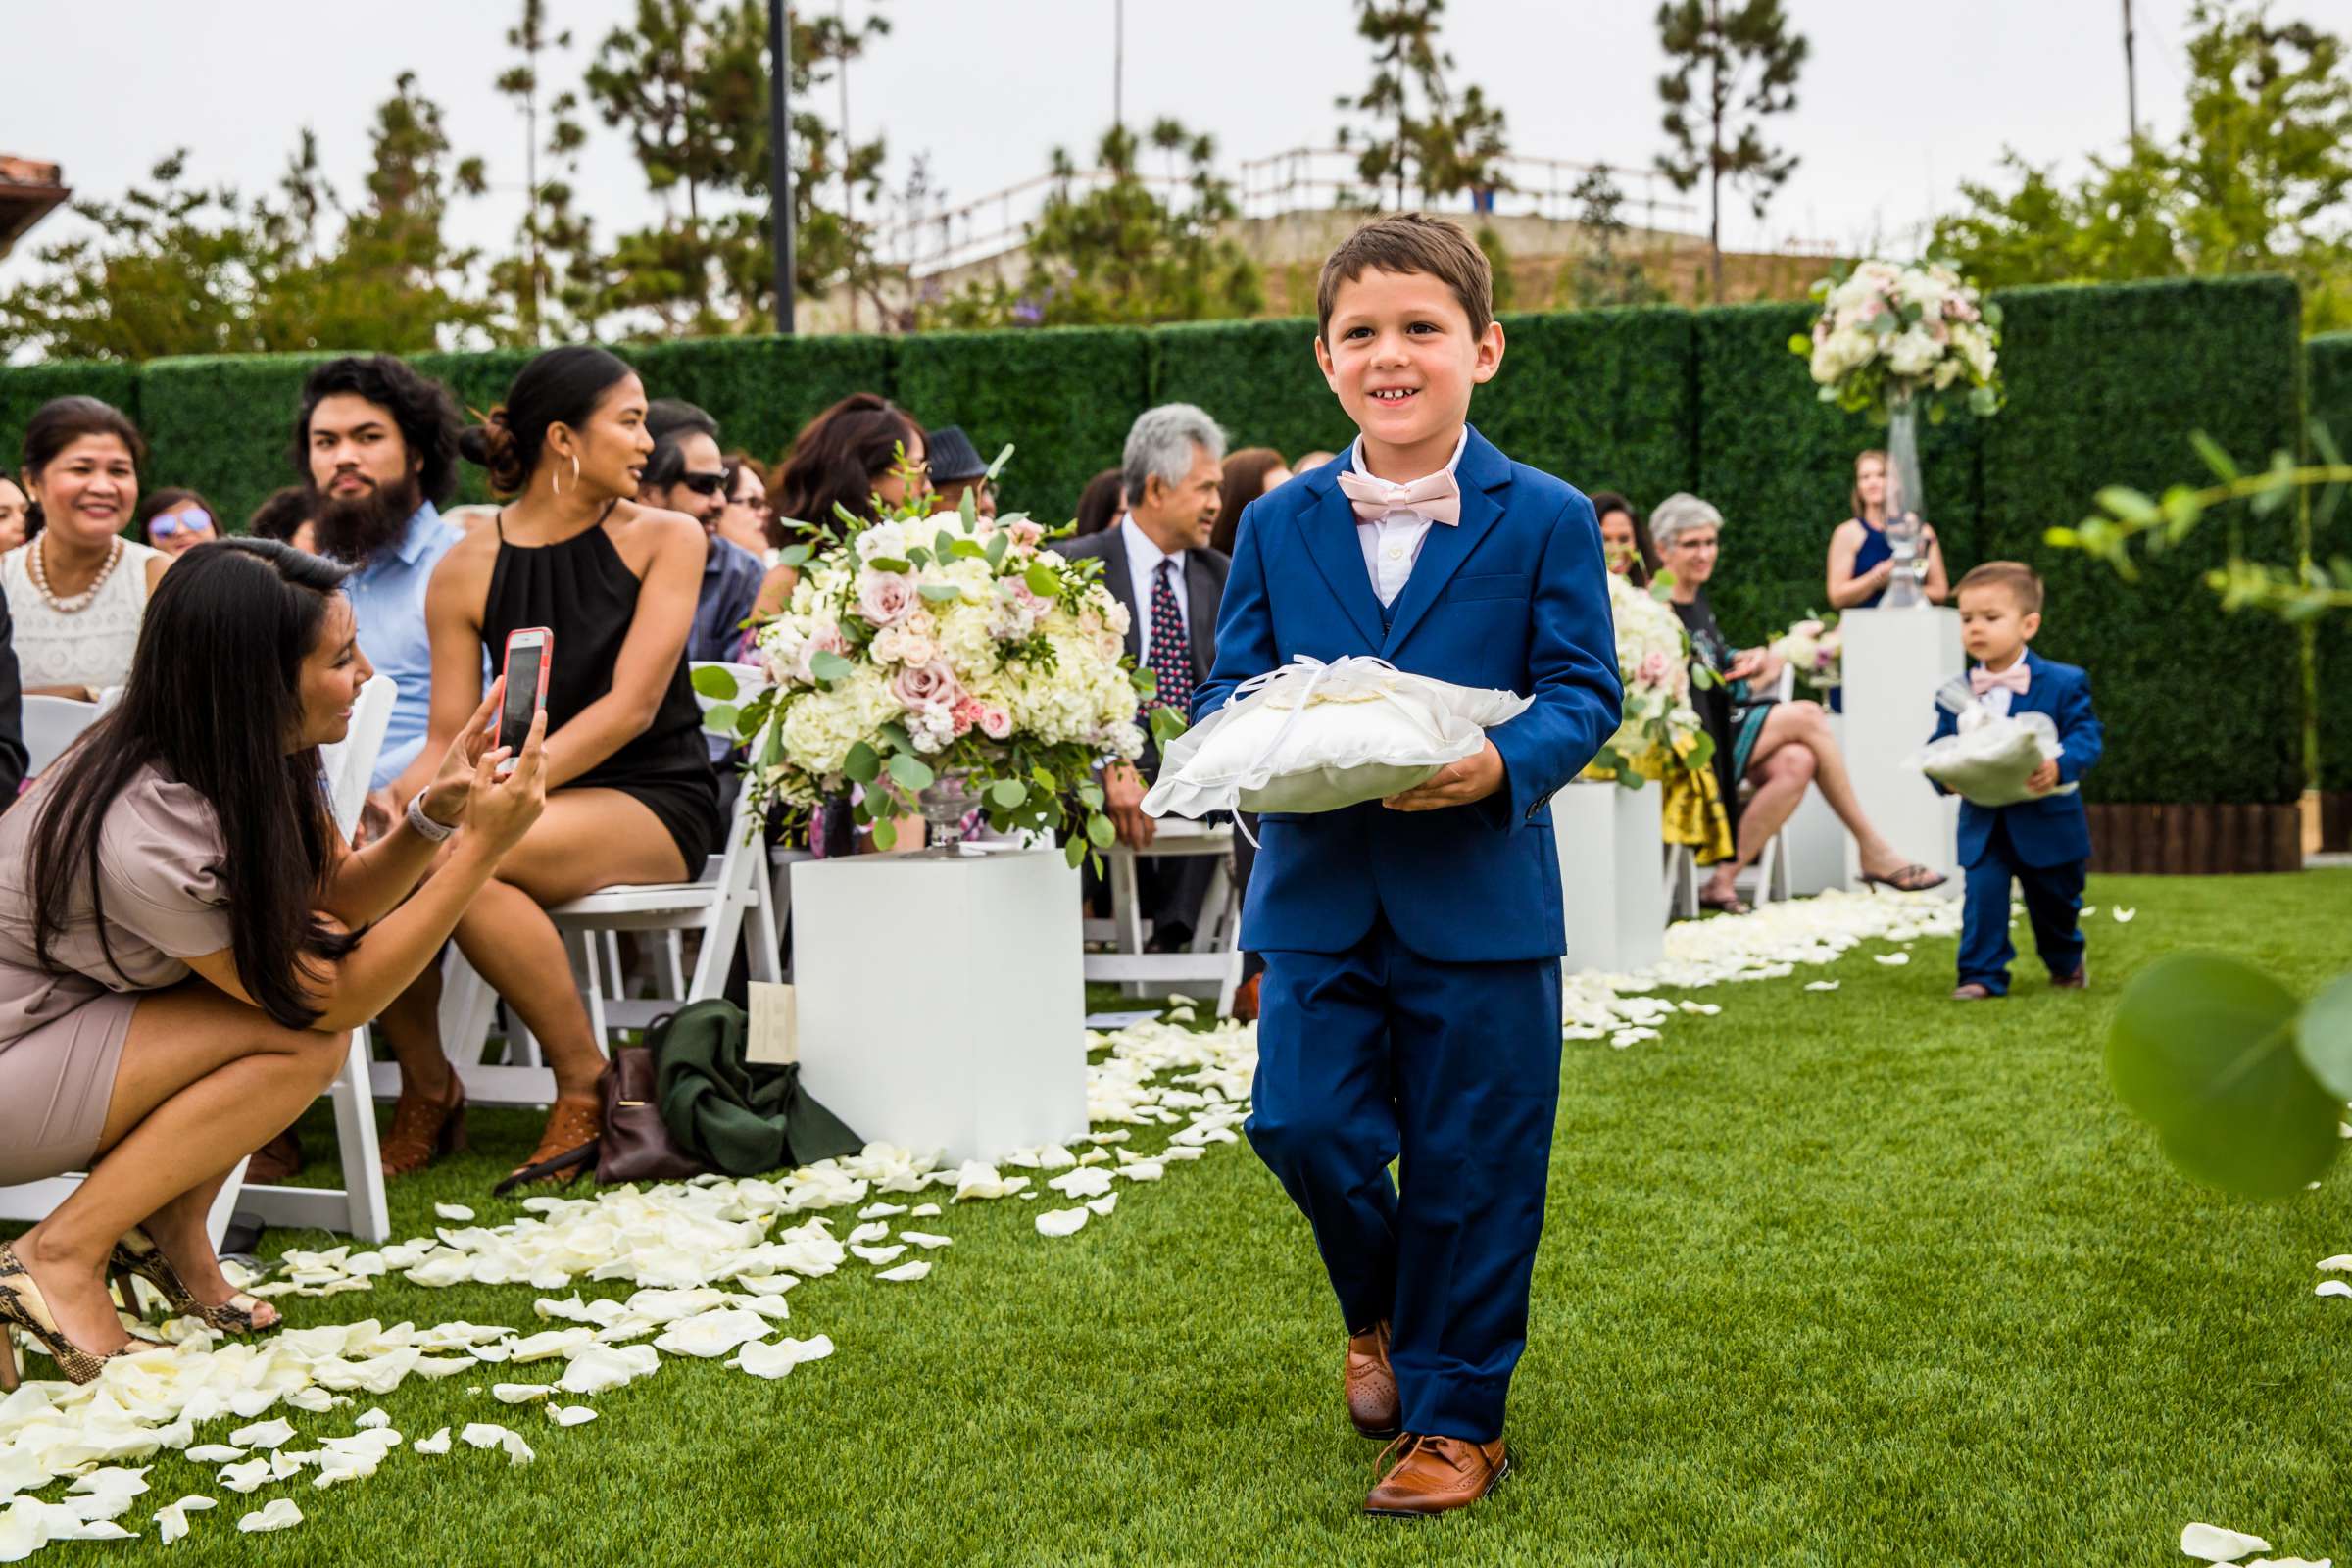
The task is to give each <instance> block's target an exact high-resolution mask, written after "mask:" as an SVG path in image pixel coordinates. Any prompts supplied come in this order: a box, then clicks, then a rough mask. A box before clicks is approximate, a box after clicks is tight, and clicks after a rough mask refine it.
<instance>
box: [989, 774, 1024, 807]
mask: <svg viewBox="0 0 2352 1568" xmlns="http://www.w3.org/2000/svg"><path fill="white" fill-rule="evenodd" d="M988 798H989V799H990V800H992V801H994V802H996V803H997V804H998V805H999V806H1002V807H1003V808H1005V809H1006V810H1007V811H1009V810H1011V809H1013V808H1014V807H1016V806H1018V805H1020V804H1021V803H1022V802H1023V801H1025V800H1027V799H1028V798H1029V786H1028V785H1026V784H1024V783H1022V782H1021V781H1020V780H1019V779H1017V778H1001V779H999V780H997V781H996V782H995V783H994V784H991V785H990V786H989V787H988Z"/></svg>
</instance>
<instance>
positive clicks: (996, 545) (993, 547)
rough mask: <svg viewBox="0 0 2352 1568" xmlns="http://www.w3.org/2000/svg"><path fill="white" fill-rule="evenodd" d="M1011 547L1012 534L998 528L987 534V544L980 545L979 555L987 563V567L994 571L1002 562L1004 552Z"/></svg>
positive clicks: (1003, 560) (1003, 561)
mask: <svg viewBox="0 0 2352 1568" xmlns="http://www.w3.org/2000/svg"><path fill="white" fill-rule="evenodd" d="M1011 548H1012V535H1010V534H1008V533H1006V532H1005V530H1004V529H1002V528H1000V529H998V530H997V531H996V532H995V533H992V534H990V535H989V536H988V543H987V544H985V545H982V546H981V547H980V556H981V559H982V560H984V561H986V562H987V563H988V569H989V570H991V571H995V570H997V569H998V568H999V567H1001V566H1003V565H1004V564H1005V551H1007V550H1009V549H1011Z"/></svg>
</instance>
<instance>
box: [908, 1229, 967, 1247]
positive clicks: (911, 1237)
mask: <svg viewBox="0 0 2352 1568" xmlns="http://www.w3.org/2000/svg"><path fill="white" fill-rule="evenodd" d="M899 1240H900V1241H902V1242H909V1243H912V1244H913V1245H914V1246H916V1247H921V1248H926V1249H928V1248H934V1247H953V1246H954V1245H955V1244H956V1238H954V1237H953V1236H934V1235H932V1234H931V1233H930V1232H929V1231H901V1232H899Z"/></svg>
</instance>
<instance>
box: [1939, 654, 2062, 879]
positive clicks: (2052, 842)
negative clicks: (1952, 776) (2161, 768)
mask: <svg viewBox="0 0 2352 1568" xmlns="http://www.w3.org/2000/svg"><path fill="white" fill-rule="evenodd" d="M2026 669H2027V671H2028V675H2027V680H2026V694H2025V695H2024V696H2023V697H2019V696H2015V695H2012V696H2011V697H2010V699H2009V711H2010V712H2012V713H2047V714H2049V715H2050V719H2051V721H2052V722H2053V723H2055V724H2056V725H2057V726H2058V745H2059V752H2058V782H2059V783H2061V784H2073V783H2076V782H2078V781H2080V780H2081V778H2082V775H2083V774H2084V773H2086V772H2088V771H2089V770H2090V764H2091V763H2093V762H2095V761H2097V760H2099V752H2100V750H2101V748H2102V746H2103V745H2104V742H2105V737H2104V735H2103V734H2102V732H2101V731H2100V729H2099V715H2098V714H2096V713H2094V712H2092V711H2091V708H2090V677H2089V676H2088V675H2086V674H2084V673H2083V672H2082V670H2081V669H2079V668H2077V667H2076V666H2075V665H2073V664H2061V663H2058V662H2054V661H2052V660H2047V659H2044V658H2042V657H2041V656H2040V655H2039V654H2036V653H2035V652H2034V650H2033V649H2031V648H2029V649H2027V650H2026ZM1958 732H1959V724H1958V721H1957V720H1956V719H1955V718H1954V717H1953V716H1952V715H1951V714H1950V713H1947V712H1945V711H1943V710H1942V709H1940V708H1939V709H1937V710H1936V737H1937V738H1940V737H1942V736H1945V735H1952V734H1957V733H1958ZM1931 782H1933V781H1931ZM1936 791H1937V792H1938V793H1939V794H1949V793H1950V791H1948V790H1945V789H1944V787H1943V786H1942V785H1940V784H1937V785H1936ZM1996 816H1997V817H2000V818H2002V819H2004V820H2005V821H2006V822H2007V823H2008V825H2009V842H2010V844H2011V845H2013V846H2015V848H2016V850H2017V854H2018V858H2020V859H2021V860H2023V861H2024V862H2025V863H2026V864H2028V865H2071V864H2072V863H2074V862H2075V861H2077V860H2087V859H2089V858H2090V815H2089V813H2088V812H2086V811H2085V810H2083V809H2082V795H2081V794H2080V793H2076V794H2071V795H2045V796H2043V797H2042V798H2041V799H2040V800H2038V801H2020V802H2018V803H2017V804H2016V805H2015V806H1979V805H1977V804H1976V803H1975V802H1973V801H1967V800H1963V801H1962V802H1961V803H1960V863H1961V864H1962V865H1976V864H1978V863H1979V862H1981V861H1982V860H1983V859H1984V858H1985V841H1986V840H1987V839H1988V838H1990V837H1991V834H1992V819H1993V818H1994V817H1996Z"/></svg>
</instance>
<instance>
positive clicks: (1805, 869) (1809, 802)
mask: <svg viewBox="0 0 2352 1568" xmlns="http://www.w3.org/2000/svg"><path fill="white" fill-rule="evenodd" d="M1797 695H1798V696H1799V697H1811V698H1813V700H1815V701H1819V700H1820V697H1821V694H1820V693H1816V692H1812V691H1810V690H1809V689H1807V688H1804V687H1799V688H1798V689H1797ZM1829 721H1830V734H1831V736H1832V737H1833V738H1834V739H1836V740H1837V742H1838V746H1839V748H1840V749H1842V748H1843V747H1844V745H1845V715H1844V714H1842V713H1832V714H1830V715H1829ZM1781 842H1782V843H1783V845H1784V846H1785V847H1786V848H1787V850H1788V852H1789V894H1790V895H1791V896H1792V897H1795V898H1799V899H1802V898H1809V897H1811V896H1812V895H1813V894H1816V893H1822V892H1826V891H1828V890H1829V889H1831V888H1840V889H1843V888H1851V887H1852V886H1854V884H1855V879H1856V877H1857V876H1858V874H1859V871H1860V868H1859V867H1858V866H1857V865H1856V864H1855V863H1854V840H1853V836H1852V835H1851V834H1849V833H1847V832H1846V830H1845V824H1844V823H1843V822H1840V821H1838V813H1837V812H1836V811H1833V810H1831V809H1830V803H1829V802H1827V801H1825V800H1823V799H1822V798H1821V791H1819V790H1817V789H1809V790H1807V791H1805V798H1804V799H1803V800H1802V801H1800V802H1798V803H1797V807H1796V810H1795V811H1794V812H1793V813H1791V814H1790V816H1789V821H1788V823H1787V825H1786V826H1784V827H1783V828H1782V829H1781Z"/></svg>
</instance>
